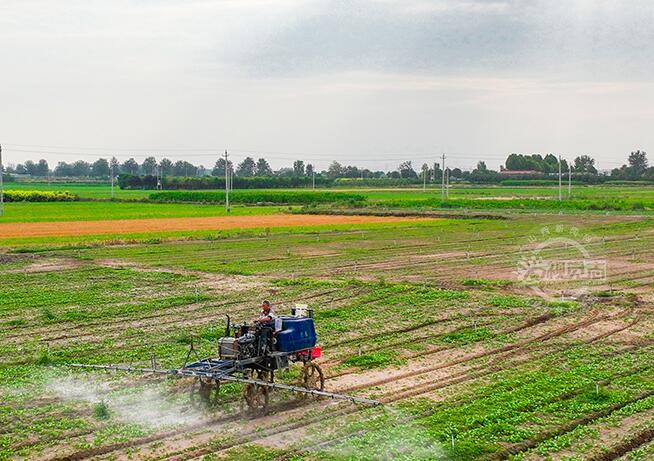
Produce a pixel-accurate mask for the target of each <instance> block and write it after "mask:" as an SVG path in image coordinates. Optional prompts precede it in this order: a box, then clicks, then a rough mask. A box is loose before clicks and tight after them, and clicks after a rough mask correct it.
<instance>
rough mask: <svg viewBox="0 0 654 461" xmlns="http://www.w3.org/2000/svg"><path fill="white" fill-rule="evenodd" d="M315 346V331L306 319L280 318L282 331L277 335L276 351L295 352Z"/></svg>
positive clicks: (310, 320) (311, 321) (311, 323)
mask: <svg viewBox="0 0 654 461" xmlns="http://www.w3.org/2000/svg"><path fill="white" fill-rule="evenodd" d="M315 345H316V329H315V327H314V325H313V319H312V318H308V317H282V331H280V332H279V333H277V350H279V351H281V352H295V351H301V350H304V349H310V348H312V347H313V346H315Z"/></svg>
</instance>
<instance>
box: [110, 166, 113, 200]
mask: <svg viewBox="0 0 654 461" xmlns="http://www.w3.org/2000/svg"><path fill="white" fill-rule="evenodd" d="M109 174H110V175H111V199H112V200H113V198H114V164H113V162H112V163H111V171H110V173H109Z"/></svg>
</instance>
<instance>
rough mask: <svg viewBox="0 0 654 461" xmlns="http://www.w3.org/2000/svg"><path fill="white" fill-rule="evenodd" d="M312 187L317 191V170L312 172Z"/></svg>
mask: <svg viewBox="0 0 654 461" xmlns="http://www.w3.org/2000/svg"><path fill="white" fill-rule="evenodd" d="M311 187H312V188H313V190H316V171H315V170H314V171H312V175H311Z"/></svg>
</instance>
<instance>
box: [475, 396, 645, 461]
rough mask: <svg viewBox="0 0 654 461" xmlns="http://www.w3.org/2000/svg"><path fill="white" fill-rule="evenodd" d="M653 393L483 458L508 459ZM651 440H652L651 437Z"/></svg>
mask: <svg viewBox="0 0 654 461" xmlns="http://www.w3.org/2000/svg"><path fill="white" fill-rule="evenodd" d="M652 395H654V390H650V391H645V392H641V393H640V394H638V395H637V396H636V397H633V398H631V399H628V400H625V401H623V402H618V403H615V404H613V405H610V406H608V407H607V408H605V409H603V410H599V411H596V412H593V413H590V414H588V415H585V416H582V417H580V418H577V419H575V420H573V421H570V422H568V423H566V424H564V425H562V426H559V427H557V428H555V429H553V430H550V431H545V432H542V433H540V434H539V435H538V436H537V437H534V438H532V439H529V440H527V441H525V442H522V443H519V444H516V445H514V446H512V447H509V448H506V449H505V450H503V451H501V452H498V453H495V454H493V455H490V456H487V457H485V458H483V460H484V461H502V460H507V459H509V457H511V456H514V455H516V454H518V453H522V452H524V451H527V450H529V449H531V448H534V447H536V446H537V445H538V444H540V443H542V442H544V441H546V440H549V439H552V438H554V437H558V436H560V435H563V434H565V433H567V432H570V431H572V430H573V429H575V428H577V427H578V426H587V425H588V424H590V423H593V422H594V421H596V420H597V419H600V418H604V417H606V416H609V415H611V414H612V413H614V412H616V411H618V410H621V409H622V408H624V407H626V406H627V405H630V404H632V403H636V402H639V401H640V400H643V399H646V398H648V397H651V396H652ZM650 431H652V433H651V435H650V437H652V436H654V429H651V430H650ZM645 432H647V431H645ZM636 438H638V437H636ZM649 440H651V438H650V439H649ZM645 443H647V440H645V441H643V442H642V444H645ZM629 446H630V445H629V444H625V446H624V449H626V450H627V451H629V449H630V448H629ZM618 448H620V447H618ZM634 448H635V447H634ZM620 451H621V450H616V453H619V452H620ZM627 451H624V452H623V453H622V454H619V455H617V456H616V457H609V458H604V457H601V456H602V455H600V457H597V458H591V459H592V460H593V461H611V460H614V459H616V458H618V457H620V456H622V455H623V454H625V453H627ZM607 455H608V454H607Z"/></svg>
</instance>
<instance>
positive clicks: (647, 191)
mask: <svg viewBox="0 0 654 461" xmlns="http://www.w3.org/2000/svg"><path fill="white" fill-rule="evenodd" d="M5 188H6V189H7V190H41V191H57V190H66V191H69V192H72V193H74V194H77V195H79V196H80V197H81V198H89V199H110V198H111V186H110V185H109V184H75V183H51V184H48V183H38V182H36V183H35V182H13V183H7V184H5ZM264 190H268V191H279V190H286V191H293V190H297V189H264ZM317 190H318V191H334V192H352V193H357V194H363V195H365V196H366V197H368V199H369V200H371V201H382V202H383V201H386V200H391V199H402V200H422V199H424V197H425V192H423V190H422V188H421V187H412V188H366V187H354V188H353V187H335V188H330V189H317ZM221 191H222V190H218V192H221ZM153 192H155V191H151V190H138V189H137V190H130V189H127V190H123V189H120V188H119V187H118V186H116V187H115V197H116V198H117V199H130V200H131V199H134V200H135V199H144V198H148V197H149V195H150V194H151V193H153ZM426 193H427V194H428V195H433V196H434V197H438V198H440V184H428V185H427V192H426ZM564 193H565V194H566V195H567V184H564ZM573 196H574V198H579V199H602V198H627V197H630V198H640V199H648V198H649V199H654V185H647V184H638V185H588V186H582V185H574V186H573ZM490 197H504V198H507V197H525V198H529V197H531V198H533V197H542V198H552V199H555V198H557V197H558V187H557V186H501V185H498V186H487V185H470V184H451V185H450V198H453V199H464V198H490Z"/></svg>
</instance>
